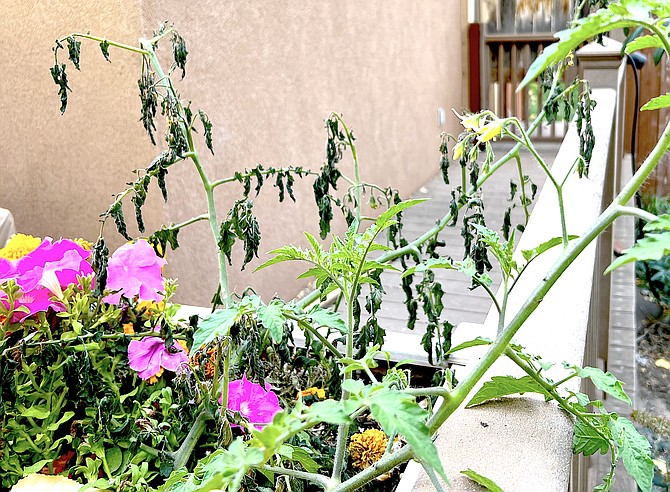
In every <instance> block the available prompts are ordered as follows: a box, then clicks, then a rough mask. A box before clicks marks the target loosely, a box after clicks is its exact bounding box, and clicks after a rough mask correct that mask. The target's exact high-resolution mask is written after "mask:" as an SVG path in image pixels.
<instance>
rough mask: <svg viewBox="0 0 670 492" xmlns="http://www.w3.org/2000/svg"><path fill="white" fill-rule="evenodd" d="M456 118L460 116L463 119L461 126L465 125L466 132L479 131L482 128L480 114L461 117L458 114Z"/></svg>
mask: <svg viewBox="0 0 670 492" xmlns="http://www.w3.org/2000/svg"><path fill="white" fill-rule="evenodd" d="M456 116H458V117H459V118H460V119H461V125H463V128H465V129H466V130H472V131H477V130H478V129H479V128H480V126H481V123H480V121H479V120H480V119H481V115H480V114H477V113H475V114H467V115H466V114H464V115H463V116H461V115H459V114H458V113H456Z"/></svg>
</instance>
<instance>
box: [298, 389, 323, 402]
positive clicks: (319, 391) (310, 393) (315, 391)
mask: <svg viewBox="0 0 670 492" xmlns="http://www.w3.org/2000/svg"><path fill="white" fill-rule="evenodd" d="M300 396H302V397H303V398H305V397H307V396H315V397H316V398H318V399H319V400H325V399H326V390H324V389H323V388H317V387H316V386H312V387H311V388H307V389H306V390H302V391H301V392H300Z"/></svg>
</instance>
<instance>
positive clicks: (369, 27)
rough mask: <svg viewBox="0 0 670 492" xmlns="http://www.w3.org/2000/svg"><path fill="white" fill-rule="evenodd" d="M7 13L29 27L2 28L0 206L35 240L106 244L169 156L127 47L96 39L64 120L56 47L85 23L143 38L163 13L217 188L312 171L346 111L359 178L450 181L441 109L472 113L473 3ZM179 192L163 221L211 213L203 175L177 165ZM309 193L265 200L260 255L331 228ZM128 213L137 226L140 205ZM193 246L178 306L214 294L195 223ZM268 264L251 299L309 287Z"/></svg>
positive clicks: (151, 5)
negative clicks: (110, 207) (199, 115)
mask: <svg viewBox="0 0 670 492" xmlns="http://www.w3.org/2000/svg"><path fill="white" fill-rule="evenodd" d="M0 5H1V6H0V11H1V13H2V14H4V17H5V18H10V19H12V20H13V21H12V25H16V26H17V27H16V28H13V29H12V30H3V31H2V32H0V48H2V53H3V56H4V58H5V61H4V62H3V65H4V67H5V76H4V77H3V79H2V82H0V84H3V85H5V84H6V87H5V90H4V94H5V95H6V96H5V98H4V99H3V100H2V102H0V107H1V108H2V109H3V115H4V118H3V120H2V122H0V125H2V126H3V127H4V128H3V134H4V136H5V138H3V139H2V140H1V141H0V165H1V166H2V168H3V170H4V171H3V173H2V176H3V180H2V181H3V185H2V192H1V193H0V206H5V207H9V208H10V209H11V210H12V211H13V213H14V214H15V217H16V220H17V224H18V228H19V229H20V230H23V231H32V232H34V233H36V234H40V235H45V234H51V235H54V236H60V235H64V236H85V237H89V238H91V239H94V238H95V236H96V235H97V227H98V225H97V223H96V220H97V216H98V214H99V213H100V212H101V211H103V210H104V209H105V208H106V205H107V204H108V203H109V197H110V195H111V193H114V192H118V191H120V190H122V189H123V185H124V183H125V182H126V181H130V180H131V179H132V177H133V176H132V175H131V174H130V170H131V169H133V168H137V167H145V166H146V165H147V164H148V163H149V161H150V160H151V159H152V157H153V156H154V155H155V154H156V153H158V152H159V151H160V145H159V148H153V147H152V146H151V144H150V142H149V140H148V138H146V136H145V135H144V133H143V129H142V127H141V124H140V123H139V121H138V118H139V100H138V96H137V92H136V80H137V78H138V77H139V58H138V57H137V56H135V55H132V54H130V53H125V52H120V51H118V50H113V49H112V50H110V53H111V59H112V64H111V65H110V64H107V63H106V62H105V61H104V60H103V59H102V56H101V55H100V53H99V49H98V47H97V46H96V45H95V43H93V44H88V45H84V47H83V50H82V72H81V73H76V72H75V70H73V69H71V70H70V71H69V76H70V86H71V87H72V89H73V93H72V96H71V102H70V106H69V108H68V111H67V113H66V114H65V116H63V117H61V116H60V115H59V113H58V104H59V102H58V98H57V95H56V94H55V92H56V86H55V85H53V83H52V81H51V80H50V77H49V73H48V69H49V67H50V66H51V65H52V63H53V62H52V54H51V51H50V47H51V45H52V42H53V40H54V39H55V38H56V37H58V36H60V35H62V34H65V33H68V32H70V31H74V30H79V31H89V30H90V31H91V33H93V34H100V35H103V36H107V37H108V38H110V39H115V40H119V41H124V42H134V40H136V39H137V38H138V37H140V36H149V35H150V34H151V32H152V31H153V30H154V29H155V28H156V27H157V26H158V24H159V23H160V22H162V21H164V20H165V19H170V20H171V21H173V22H175V24H176V26H177V28H178V29H179V31H180V32H181V34H182V35H183V36H184V38H185V39H186V42H187V45H188V49H189V53H190V54H189V60H188V63H187V76H186V78H185V79H184V81H183V83H180V84H179V90H180V91H181V94H182V97H184V98H185V99H187V100H191V101H193V106H194V107H196V108H202V109H204V110H206V111H207V113H208V114H209V116H210V118H211V120H212V122H213V124H214V146H215V152H216V154H215V155H214V156H211V155H209V154H208V153H206V149H204V145H201V148H202V149H203V151H202V152H201V153H202V154H203V156H204V157H205V166H206V169H207V171H208V173H209V174H210V176H211V177H224V176H228V175H230V174H232V173H233V172H234V171H235V170H239V169H242V168H244V167H251V166H253V165H255V164H256V163H262V164H264V165H275V166H277V165H286V164H292V165H296V166H298V165H301V166H305V167H310V168H313V169H317V168H318V167H319V166H320V165H321V163H322V162H323V159H324V144H325V130H324V128H323V119H324V118H325V117H326V116H327V115H328V113H329V112H330V111H332V110H335V111H338V112H341V113H343V114H344V117H345V119H346V121H347V123H348V124H349V127H350V128H352V129H353V131H354V133H355V134H356V136H357V138H358V140H357V144H358V153H359V159H360V162H361V164H362V173H363V177H364V179H365V180H366V181H368V182H377V183H379V184H382V185H388V184H393V185H394V186H396V187H399V189H400V190H401V192H402V193H403V194H404V195H409V194H410V193H411V192H413V191H415V190H416V189H417V188H418V187H419V186H421V185H422V184H423V182H424V181H425V180H426V179H427V178H429V177H430V176H432V175H433V174H435V172H436V171H437V161H438V158H439V156H438V153H437V147H438V144H439V134H440V132H441V131H442V130H443V129H446V130H448V131H451V132H457V131H458V129H457V127H456V121H455V118H453V116H452V115H451V114H450V113H448V114H447V121H448V124H447V126H446V127H445V128H439V127H438V126H437V123H436V114H437V108H438V107H440V106H442V107H444V108H446V109H447V110H448V109H449V108H451V107H456V108H460V107H461V106H462V103H461V101H462V92H461V80H462V78H461V73H462V70H461V69H462V66H461V60H462V58H461V45H462V39H461V26H460V20H461V6H460V0H430V1H425V2H402V1H386V2H357V1H353V0H349V1H338V2H302V1H297V0H284V1H276V2H249V1H229V2H218V1H214V0H207V1H200V2H190V3H188V4H184V3H183V2H179V1H176V0H167V1H143V2H137V1H122V0H117V1H116V2H109V1H106V2H83V4H82V3H81V2H78V3H75V2H72V1H63V2H55V3H54V2H52V3H49V4H47V3H46V2H25V3H24V2H22V3H21V5H16V4H14V3H10V2H8V0H1V1H0ZM18 40H21V43H19V42H18ZM168 44H169V43H167V42H164V43H163V45H164V46H163V47H164V48H167V47H168V46H167V45H168ZM166 64H168V61H166ZM344 166H345V169H346V168H347V166H350V161H349V160H347V161H346V163H345V164H344ZM38 183H40V184H39V185H38ZM168 188H169V191H170V193H171V199H170V201H169V202H168V204H167V205H163V204H162V203H161V202H160V201H158V200H154V201H153V202H151V203H150V204H149V205H148V206H147V207H146V209H147V219H148V223H149V224H150V225H153V226H158V225H159V223H160V222H161V221H163V222H167V223H169V222H180V221H182V220H184V219H186V218H188V217H190V216H192V215H195V214H200V213H202V212H204V211H205V202H204V198H203V194H202V193H201V191H200V189H199V188H198V187H197V176H196V174H195V172H194V171H193V170H192V169H191V168H189V167H184V166H179V167H177V166H175V167H174V168H173V169H172V170H171V171H170V174H169V176H168ZM296 195H297V196H298V203H297V204H292V203H290V202H289V203H288V204H286V206H283V207H281V208H280V207H278V206H277V198H276V190H273V189H272V188H271V187H267V188H266V189H264V190H263V192H262V193H261V196H260V197H259V198H258V199H257V200H256V206H255V210H256V212H257V215H258V218H259V222H260V225H261V232H262V235H263V244H262V247H263V249H264V250H268V249H271V248H274V247H277V246H279V245H281V244H284V243H289V242H293V243H296V242H302V238H301V233H300V231H302V230H310V231H312V232H314V233H316V232H318V217H317V212H316V208H315V205H314V200H313V197H312V196H311V180H309V181H305V182H304V183H298V184H297V186H296ZM236 197H239V188H238V187H236V186H235V185H233V186H232V187H229V188H226V189H223V187H222V188H221V189H220V194H219V197H218V200H219V204H220V208H221V211H222V213H221V215H222V216H223V215H225V211H226V210H227V205H229V204H231V203H232V201H233V200H234V199H235V198H236ZM126 215H127V216H128V217H130V218H132V215H133V213H132V207H131V206H130V204H128V206H127V207H126ZM220 218H223V217H220ZM129 222H132V220H130V221H129ZM110 229H111V228H110ZM120 242H121V241H120V240H119V239H117V240H116V244H119V243H120ZM180 242H181V243H182V248H181V249H179V250H178V251H176V252H174V253H171V254H170V255H169V258H168V259H169V260H170V270H169V273H170V274H171V275H172V276H175V277H178V278H179V283H180V285H181V289H180V290H181V294H180V300H181V301H182V302H187V303H201V304H202V303H206V302H207V301H209V299H210V298H211V293H212V291H213V288H214V286H215V284H216V275H215V274H214V272H213V271H214V269H215V263H214V259H213V251H214V249H213V244H212V239H211V237H210V233H209V229H208V226H207V225H206V224H205V223H199V224H196V225H195V226H193V227H192V228H190V230H184V231H183V232H182V234H181V236H180ZM239 248H240V247H239V246H238V249H239ZM262 256H264V255H262ZM238 258H239V257H238ZM261 259H262V258H261ZM258 263H259V262H258V261H257V262H256V263H255V264H252V265H249V266H248V267H247V270H246V271H245V272H244V273H242V274H239V273H236V272H235V271H232V272H231V285H232V286H234V287H236V288H237V290H238V291H241V290H243V289H244V287H246V286H247V285H248V284H251V285H253V286H254V288H255V289H256V290H257V292H259V293H261V294H263V295H266V296H269V295H272V294H274V293H275V292H278V293H279V294H281V295H283V296H292V295H294V294H295V293H296V292H297V291H298V290H299V289H300V287H301V286H302V285H304V283H303V282H299V281H294V280H292V279H293V278H294V277H295V276H296V275H297V274H298V273H299V272H300V271H302V270H301V266H299V265H286V266H277V267H274V268H272V269H268V270H267V271H261V272H258V273H256V274H254V278H253V280H252V279H250V272H251V271H252V270H253V268H255V266H256V265H257V264H258ZM208 272H211V273H208Z"/></svg>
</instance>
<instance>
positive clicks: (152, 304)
mask: <svg viewBox="0 0 670 492" xmlns="http://www.w3.org/2000/svg"><path fill="white" fill-rule="evenodd" d="M135 310H136V311H137V312H138V313H140V312H142V310H144V312H143V313H142V314H143V315H144V316H147V317H149V318H150V317H151V316H153V315H154V314H157V313H162V312H163V311H164V310H165V302H164V301H161V302H159V303H158V304H157V303H156V301H142V302H139V303H138V304H137V307H136V308H135Z"/></svg>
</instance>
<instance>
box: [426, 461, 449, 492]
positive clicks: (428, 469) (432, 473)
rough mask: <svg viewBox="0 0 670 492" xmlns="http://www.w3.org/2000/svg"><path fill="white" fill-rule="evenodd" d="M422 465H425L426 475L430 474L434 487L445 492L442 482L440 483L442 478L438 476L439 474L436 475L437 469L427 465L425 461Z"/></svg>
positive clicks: (437, 491)
mask: <svg viewBox="0 0 670 492" xmlns="http://www.w3.org/2000/svg"><path fill="white" fill-rule="evenodd" d="M421 466H422V467H423V469H424V471H425V472H426V475H428V478H429V479H430V483H432V484H433V487H435V490H436V492H444V488H442V484H441V483H440V479H439V478H437V475H435V470H433V469H432V468H431V467H430V466H427V465H426V464H425V463H421Z"/></svg>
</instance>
